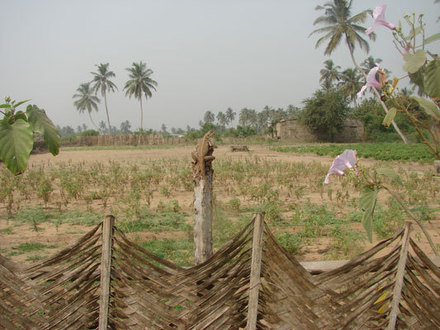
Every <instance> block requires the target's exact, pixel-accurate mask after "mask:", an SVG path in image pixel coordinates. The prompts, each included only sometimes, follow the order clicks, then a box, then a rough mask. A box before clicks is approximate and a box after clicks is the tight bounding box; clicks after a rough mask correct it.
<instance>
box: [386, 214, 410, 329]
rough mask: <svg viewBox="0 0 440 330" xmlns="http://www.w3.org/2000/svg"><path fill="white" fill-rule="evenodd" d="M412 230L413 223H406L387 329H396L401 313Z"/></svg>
mask: <svg viewBox="0 0 440 330" xmlns="http://www.w3.org/2000/svg"><path fill="white" fill-rule="evenodd" d="M410 231H411V223H410V222H407V223H406V224H405V232H404V234H403V237H402V246H401V248H400V256H399V263H398V264H397V273H396V277H395V283H394V290H393V299H392V301H391V312H390V314H389V315H390V316H389V317H390V321H389V323H388V327H387V330H394V329H396V323H397V317H398V316H399V313H400V308H399V305H400V300H401V298H402V289H403V282H404V279H405V268H406V262H407V260H408V245H409V233H410Z"/></svg>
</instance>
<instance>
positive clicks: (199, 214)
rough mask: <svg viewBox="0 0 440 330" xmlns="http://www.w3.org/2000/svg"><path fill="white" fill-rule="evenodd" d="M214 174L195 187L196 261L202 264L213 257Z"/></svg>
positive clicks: (207, 175)
mask: <svg viewBox="0 0 440 330" xmlns="http://www.w3.org/2000/svg"><path fill="white" fill-rule="evenodd" d="M212 175H213V171H212V170H209V171H208V173H207V174H206V180H205V179H203V178H200V180H199V181H198V182H196V185H195V187H194V263H195V264H196V265H198V264H201V263H203V262H205V261H206V260H208V259H209V258H211V257H212Z"/></svg>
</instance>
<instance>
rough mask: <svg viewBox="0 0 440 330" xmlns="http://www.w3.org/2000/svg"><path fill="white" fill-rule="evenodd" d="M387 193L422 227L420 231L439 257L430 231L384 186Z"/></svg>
mask: <svg viewBox="0 0 440 330" xmlns="http://www.w3.org/2000/svg"><path fill="white" fill-rule="evenodd" d="M382 187H383V188H384V189H385V190H386V191H388V192H389V193H390V194H391V196H393V198H394V199H395V200H396V201H397V203H399V205H400V206H401V207H402V208H403V209H404V210H405V212H406V214H408V215H409V216H410V217H411V219H413V220H414V221H415V222H416V223H417V225H418V226H419V227H420V229H421V230H422V231H423V234H425V237H426V239H427V240H428V243H429V245H430V246H431V249H432V251H434V254H435V255H436V256H439V254H438V252H437V249H436V248H435V246H434V243H433V242H432V239H431V236H430V235H429V233H428V231H427V230H426V228H425V226H423V224H422V223H421V222H420V220H419V219H417V217H416V216H415V215H414V214H413V213H412V212H411V211H410V210H409V209H408V208H407V207H406V205H405V204H403V201H402V200H401V199H400V197H399V196H398V195H397V194H396V193H395V192H393V191H392V190H390V189H389V188H388V187H386V186H382Z"/></svg>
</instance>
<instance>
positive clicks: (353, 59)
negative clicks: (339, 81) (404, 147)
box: [347, 38, 409, 144]
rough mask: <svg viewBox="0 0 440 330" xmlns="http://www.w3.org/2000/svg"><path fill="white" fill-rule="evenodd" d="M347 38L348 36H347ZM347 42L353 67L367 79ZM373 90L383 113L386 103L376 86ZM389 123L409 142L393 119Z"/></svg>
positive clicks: (386, 110) (386, 111) (406, 142)
mask: <svg viewBox="0 0 440 330" xmlns="http://www.w3.org/2000/svg"><path fill="white" fill-rule="evenodd" d="M347 39H348V38H347ZM347 44H348V49H349V51H350V56H351V60H352V61H353V64H354V66H355V68H356V69H357V70H359V72H360V73H361V74H362V75H363V76H364V78H365V80H367V75H366V74H365V72H364V70H362V68H361V67H360V66H359V65H358V64H357V62H356V60H355V58H354V55H353V48H352V47H351V45H350V44H349V43H347ZM372 89H373V91H374V94H375V95H376V97H377V99H378V100H379V102H380V104H381V105H382V108H383V110H384V111H385V113H388V111H389V110H388V107H387V106H386V104H385V103H384V102H383V101H382V99H381V98H380V94H379V92H378V91H377V90H376V88H372ZM391 124H392V125H393V127H394V129H395V130H396V132H397V134H399V136H400V138H401V139H402V141H403V142H404V143H405V144H409V141H408V139H407V138H406V136H405V135H404V134H403V133H402V131H401V130H400V128H399V126H397V124H396V122H395V121H394V120H393V121H392V122H391Z"/></svg>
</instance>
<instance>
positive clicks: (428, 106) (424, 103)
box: [412, 96, 440, 120]
mask: <svg viewBox="0 0 440 330" xmlns="http://www.w3.org/2000/svg"><path fill="white" fill-rule="evenodd" d="M412 98H413V99H414V100H416V101H417V102H418V103H419V105H420V106H421V107H422V109H423V110H424V111H425V112H426V114H428V115H430V116H431V117H433V118H434V119H436V120H440V111H439V109H438V108H437V106H436V105H435V103H434V102H432V101H430V100H427V99H425V98H423V97H418V96H413V97H412Z"/></svg>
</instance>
